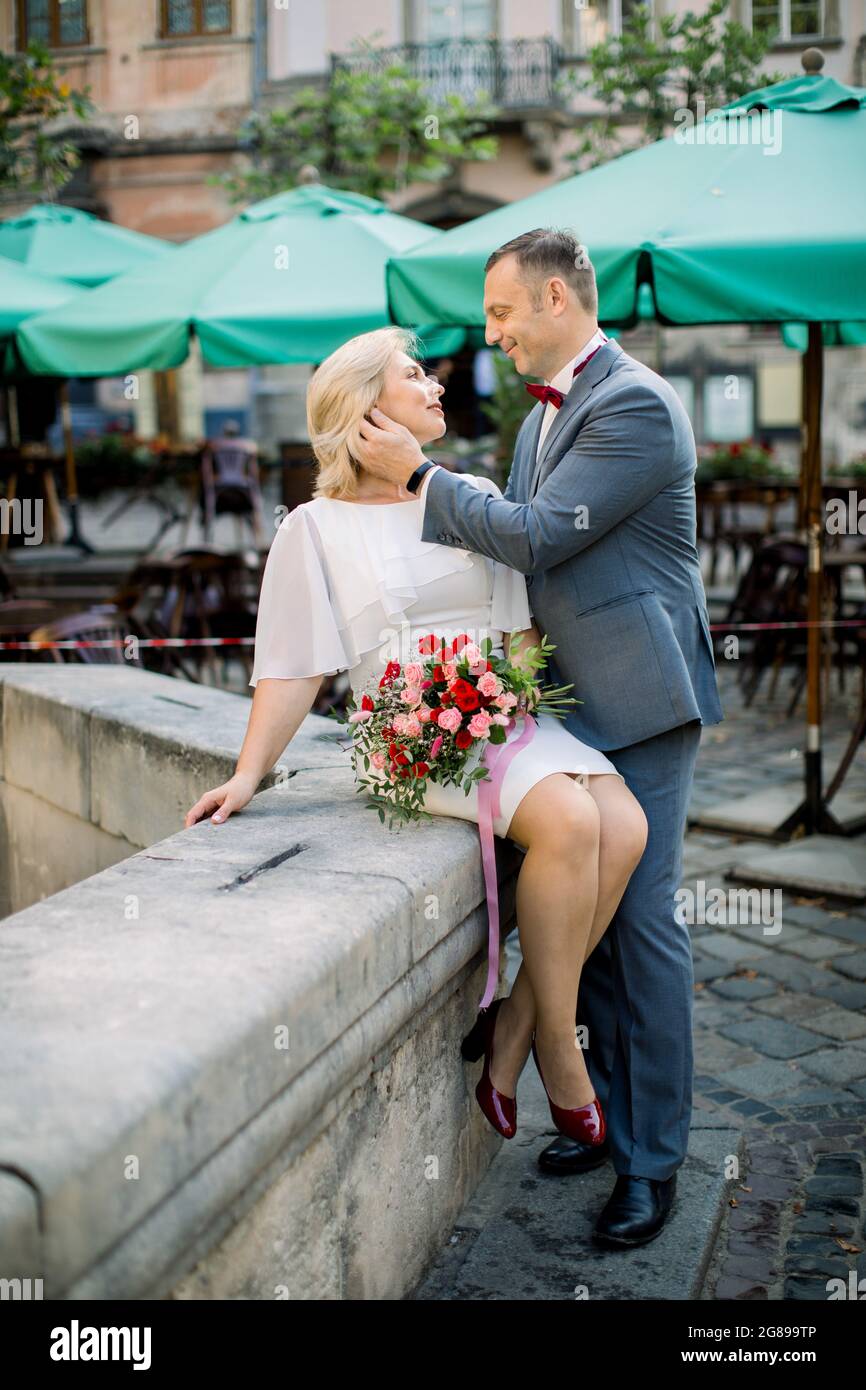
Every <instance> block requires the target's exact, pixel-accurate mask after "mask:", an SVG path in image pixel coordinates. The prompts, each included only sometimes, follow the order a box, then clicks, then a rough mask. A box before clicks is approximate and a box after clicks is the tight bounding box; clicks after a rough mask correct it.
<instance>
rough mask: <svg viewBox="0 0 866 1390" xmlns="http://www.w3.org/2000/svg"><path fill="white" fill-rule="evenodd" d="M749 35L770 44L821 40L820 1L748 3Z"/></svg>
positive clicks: (823, 7) (822, 24) (776, 0)
mask: <svg viewBox="0 0 866 1390" xmlns="http://www.w3.org/2000/svg"><path fill="white" fill-rule="evenodd" d="M750 9H751V27H752V33H754V34H762V35H763V36H764V37H765V38H767V39H770V40H771V41H775V40H782V41H784V40H791V39H794V40H796V39H801V38H802V39H805V38H809V39H817V38H822V37H823V36H824V32H825V28H824V26H825V14H824V9H825V4H824V0H751V5H750Z"/></svg>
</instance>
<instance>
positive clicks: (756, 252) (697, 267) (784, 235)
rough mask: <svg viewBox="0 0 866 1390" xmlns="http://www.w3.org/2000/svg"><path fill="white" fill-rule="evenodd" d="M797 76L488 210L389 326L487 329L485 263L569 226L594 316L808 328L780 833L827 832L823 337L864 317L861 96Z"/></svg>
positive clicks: (392, 285)
mask: <svg viewBox="0 0 866 1390" xmlns="http://www.w3.org/2000/svg"><path fill="white" fill-rule="evenodd" d="M802 61H803V66H804V68H806V72H805V74H804V75H801V76H798V77H794V78H791V79H789V80H786V81H784V82H779V83H776V84H774V85H773V86H770V87H767V88H764V89H762V90H760V91H755V92H750V93H748V94H747V95H746V96H744V97H742V98H740V99H739V100H738V101H737V102H732V103H731V104H730V105H729V106H727V107H725V108H724V109H723V110H722V111H721V112H715V113H709V116H708V118H707V119H706V120H705V121H702V122H700V123H694V124H690V125H686V124H685V123H684V124H682V125H681V126H680V128H679V129H678V130H677V132H676V134H675V135H673V136H671V137H670V138H668V139H666V140H660V141H658V142H656V143H655V144H653V145H649V146H646V147H644V148H643V149H640V150H636V151H634V152H633V153H631V154H627V155H623V156H622V157H621V158H619V159H615V160H612V161H611V162H610V163H608V164H605V165H603V166H602V167H601V168H598V169H593V170H591V171H590V172H589V173H586V174H581V175H578V176H576V177H574V178H571V179H567V180H565V181H564V182H562V183H559V184H555V185H554V186H553V187H551V188H548V189H545V190H544V191H543V192H541V193H537V194H534V195H533V196H532V197H530V198H526V199H524V200H522V201H521V202H519V203H514V204H511V205H510V206H508V207H504V208H497V209H496V210H495V211H494V212H491V213H487V214H486V215H485V216H484V217H480V218H478V219H477V220H476V221H475V222H471V223H469V224H467V225H465V226H462V227H457V228H455V229H453V230H452V231H449V232H446V233H445V234H444V236H442V237H441V238H439V240H438V241H436V242H431V243H430V244H429V245H428V246H424V247H419V248H418V249H417V250H416V251H414V252H409V253H407V254H405V255H403V256H400V257H395V258H393V259H392V261H391V263H390V264H389V267H388V286H389V296H390V303H391V308H392V312H393V313H394V316H395V318H396V319H397V320H398V322H405V321H417V320H418V319H421V318H423V319H427V320H429V321H432V322H438V323H443V324H458V323H468V324H478V323H481V322H483V318H484V316H483V312H482V291H483V282H484V263H485V260H486V259H487V256H488V255H489V254H490V252H491V251H492V250H494V248H495V247H497V246H499V245H501V244H502V243H503V242H505V241H508V240H509V239H510V238H511V237H514V236H517V235H518V234H519V233H521V232H524V231H527V230H529V229H531V228H532V227H538V226H556V225H559V226H562V225H564V226H570V227H573V228H575V229H576V230H577V231H578V232H579V234H580V236H581V239H582V240H583V242H584V243H585V244H586V246H587V247H588V249H589V252H590V255H591V258H592V262H593V265H594V266H595V271H596V277H597V281H598V289H599V318H600V319H601V321H602V322H603V323H605V324H614V325H616V324H620V325H624V326H631V325H632V324H633V323H635V322H636V321H637V319H638V294H639V292H640V288H641V286H642V285H643V284H650V285H651V286H652V291H653V295H654V298H655V305H656V313H657V316H658V318H659V320H660V321H661V322H662V323H665V324H671V325H676V324H712V323H741V322H760V323H766V322H775V323H779V324H780V325H781V324H796V323H801V324H805V325H808V327H807V336H808V345H807V350H806V353H805V357H804V383H805V387H806V389H805V391H804V423H805V426H806V429H805V432H804V433H805V442H804V450H803V463H802V471H803V495H804V497H806V498H807V499H808V506H807V523H808V524H807V535H808V541H809V620H810V627H809V637H808V648H809V651H808V671H809V680H808V711H807V722H808V730H807V746H806V797H805V800H804V802H803V805H802V806H801V807H799V808H798V810H797V811H796V812H795V813H794V815H793V816H792V817H790V818H789V820H788V821H786V822H785V824H784V825H783V826H780V827H779V831H778V833H779V834H780V835H782V834H790V833H793V832H794V831H795V830H796V829H797V828H799V827H801V826H803V827H805V828H808V829H813V830H814V829H819V828H824V829H829V830H835V829H838V826H836V824H835V822H834V820H833V818H832V817H831V816H830V814H829V812H828V811H827V809H826V806H825V804H824V802H823V798H822V791H821V739H820V734H821V708H820V627H819V625H818V624H819V621H820V595H821V582H822V537H823V508H822V493H821V455H820V418H821V392H822V367H823V357H822V332H827V331H830V332H834V331H835V332H838V333H839V334H840V335H841V334H842V333H844V332H846V331H851V330H850V329H848V330H845V329H843V328H840V329H829V330H828V328H827V326H828V325H846V324H847V325H856V324H860V323H864V322H866V178H864V177H863V169H864V152H866V90H863V89H862V88H856V87H847V86H844V85H843V84H842V83H839V82H837V81H835V80H834V79H833V78H829V77H822V76H821V75H820V69H821V67H822V66H823V62H824V59H823V55H822V54H821V53H820V52H819V51H818V50H816V49H808V50H807V51H806V52H805V53H804V54H803V59H802Z"/></svg>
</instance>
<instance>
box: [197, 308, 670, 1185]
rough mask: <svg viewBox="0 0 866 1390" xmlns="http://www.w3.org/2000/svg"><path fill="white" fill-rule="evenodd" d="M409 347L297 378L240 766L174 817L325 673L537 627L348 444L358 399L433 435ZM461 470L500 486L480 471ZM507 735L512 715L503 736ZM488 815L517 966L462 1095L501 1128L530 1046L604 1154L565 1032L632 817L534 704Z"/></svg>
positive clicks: (587, 1138)
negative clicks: (299, 468) (301, 497)
mask: <svg viewBox="0 0 866 1390" xmlns="http://www.w3.org/2000/svg"><path fill="white" fill-rule="evenodd" d="M414 347H415V342H414V339H413V338H412V336H411V334H408V333H407V332H406V331H405V330H403V329H397V328H386V329H377V330H376V331H374V332H371V333H366V334H363V335H361V336H360V337H357V338H354V339H352V340H351V341H350V342H348V343H345V344H344V345H343V346H342V347H341V348H339V349H338V350H337V351H336V352H335V353H333V354H332V355H331V356H330V357H329V358H328V359H327V360H326V361H325V362H323V363H322V364H321V365H320V366H319V368H318V369H317V371H316V372H315V374H314V376H313V378H312V380H311V382H310V386H309V390H308V396H307V419H308V424H309V431H310V439H311V441H312V446H313V450H314V452H315V455H316V459H317V461H318V464H319V469H318V475H317V483H316V489H315V495H314V497H313V500H312V501H310V502H306V503H304V504H303V505H301V506H298V507H296V508H295V509H294V510H293V511H292V512H290V513H289V515H288V516H286V517H285V519H284V520H283V521H282V523H281V524H280V526H279V528H278V529H277V532H276V535H275V536H274V540H273V542H272V545H271V549H270V552H269V554H268V560H267V564H266V566H265V572H264V577H263V580H262V588H261V595H260V600H259V611H258V620H257V626H256V642H255V657H254V666H253V675H252V679H251V681H250V684H251V685H252V686H253V687H254V688H255V690H254V696H253V701H252V708H251V711H250V719H249V726H248V728H247V733H246V737H245V739H244V743H243V747H242V749H241V752H240V756H239V758H238V763H237V769H236V771H235V774H234V776H233V777H232V778H231V779H230V780H229V781H228V782H226V783H224V784H223V785H222V786H220V787H216V788H214V789H213V790H211V791H208V792H205V794H204V795H203V796H202V797H201V798H200V799H199V800H198V801H197V802H196V804H195V805H194V806H193V807H192V808H191V809H190V811H189V812H188V814H187V817H186V825H187V826H191V825H194V824H195V823H196V821H198V820H200V819H202V818H203V817H204V816H208V815H210V817H211V819H212V821H214V822H216V823H220V822H224V821H225V820H226V819H227V817H228V816H230V815H231V814H232V813H233V812H235V811H239V810H241V808H242V807H243V806H245V805H246V804H247V802H248V801H249V800H250V798H251V797H252V796H253V794H254V793H255V791H256V789H257V787H258V785H259V783H260V781H261V779H262V777H263V776H264V775H265V774H266V773H267V772H268V771H269V770H270V769H271V768H272V767H273V766H274V764H275V762H276V761H277V759H278V758H279V757H280V755H281V754H282V753H283V751H284V749H285V747H286V745H287V744H288V743H289V742H290V741H291V739H292V738H293V736H294V734H295V733H296V731H297V730H298V728H299V727H300V725H301V723H302V721H303V720H304V718H305V717H306V715H307V714H308V713H309V711H310V709H311V708H312V705H313V702H314V700H315V698H316V695H317V693H318V690H319V687H320V685H321V682H322V679H323V677H324V676H326V675H330V674H333V673H336V672H338V671H348V673H349V679H350V683H351V687H352V691H353V694H354V695H355V697H356V700H357V701H358V703H359V704H360V699H361V694H362V693H363V692H364V690H371V691H372V690H374V689H375V687H377V686H378V682H379V679H380V677H381V675H382V673H383V670H384V665H385V662H386V661H388V660H390V659H397V660H399V661H401V663H402V662H404V661H405V660H406V659H407V658H409V659H417V641H418V639H419V638H420V637H422V636H424V635H426V634H429V633H434V634H435V635H436V636H437V637H442V638H444V639H445V640H446V641H451V640H452V639H453V638H454V637H456V636H458V635H459V634H461V633H466V634H468V636H469V637H470V638H471V640H473V641H474V642H476V643H479V644H480V642H481V641H482V640H483V638H484V637H487V636H489V637H490V638H491V640H492V642H493V651H494V652H495V653H496V654H497V655H508V654H509V652H508V650H507V646H508V645H509V642H510V645H511V646H512V647H518V646H520V645H522V646H523V647H524V648H526V647H529V646H533V645H538V644H539V642H540V640H541V639H540V636H539V634H538V632H537V631H536V629H535V627H534V626H533V623H532V619H531V614H530V610H529V604H528V599H527V591H526V581H525V579H524V577H523V575H522V574H519V573H518V572H517V571H516V570H512V569H510V568H509V567H508V566H506V565H503V564H500V563H499V562H498V561H495V560H491V559H489V558H488V557H486V556H483V555H478V554H475V553H474V552H469V551H466V550H457V549H454V548H452V547H449V546H444V545H438V544H434V543H431V542H426V541H422V540H421V539H420V537H421V529H422V519H423V502H422V501H419V500H418V499H417V498H416V497H415V496H414V495H413V494H412V493H409V492H405V491H403V490H402V489H401V488H394V487H390V488H389V487H387V486H385V487H384V488H383V485H382V483H381V482H380V481H379V480H378V479H376V478H374V477H373V476H372V475H371V474H369V473H366V472H365V471H364V470H363V469H362V468H361V467H360V465H359V464H358V463H357V462H356V461H355V459H354V457H353V454H352V448H353V443H357V441H358V440H360V437H361V436H360V431H359V429H358V426H359V423H360V421H361V420H362V419H363V417H364V416H365V415H366V414H368V412H369V411H370V410H371V409H372V408H373V406H378V407H379V408H380V409H381V410H383V411H384V412H385V413H386V414H387V415H388V416H389V417H390V418H391V419H393V420H396V421H398V422H399V423H401V424H402V425H404V426H405V427H406V428H407V429H409V430H411V432H412V433H413V434H414V435H415V437H416V438H417V439H418V441H419V443H420V444H422V445H424V444H428V443H430V442H431V441H433V440H435V439H439V438H441V436H442V435H443V434H444V433H445V429H446V425H445V417H444V413H443V410H442V406H441V404H440V399H439V398H440V396H441V395H442V392H443V388H442V387H441V386H440V385H439V384H438V382H437V381H436V379H435V377H428V376H426V375H425V373H424V370H423V368H422V367H421V366H420V364H419V363H418V362H417V360H415V358H414V357H413V356H412V355H411V352H412V350H413V349H414ZM474 481H475V483H476V484H477V486H478V487H483V488H486V489H488V490H490V491H491V492H494V493H495V494H496V495H497V496H501V493H500V491H499V489H498V488H497V487H496V485H495V484H494V483H493V482H492V481H491V480H489V479H486V478H485V479H482V478H476V479H475V480H474ZM515 629H516V630H517V631H515ZM551 640H554V641H555V634H551ZM395 644H396V645H395ZM511 654H512V658H513V659H515V660H519V659H520V658H519V654H515V653H514V652H512V653H511ZM571 693H572V694H574V695H576V696H577V697H578V698H579V696H580V691H579V690H576V691H573V692H571ZM521 732H522V726H521V724H520V723H518V724H517V725H516V726H515V727H513V728H512V729H511V731H510V732H509V734H508V742H511V741H513V740H515V739H517V738H518V737H519V736H520V734H521ZM424 809H425V810H426V811H427V812H429V813H430V814H433V815H446V816H458V817H461V818H463V819H467V820H472V821H475V822H476V823H477V822H478V817H479V811H478V789H477V785H476V786H475V787H473V790H472V793H471V794H470V795H469V796H466V795H465V794H464V792H463V790H462V789H461V788H459V787H457V786H454V785H440V784H438V783H436V782H430V783H428V785H427V788H426V792H425V799H424ZM500 812H501V813H500V815H499V816H498V817H496V818H495V820H494V823H493V828H494V833H495V834H497V835H499V836H503V837H505V836H507V837H508V838H509V839H511V840H513V841H514V842H515V843H516V844H517V845H519V846H520V847H521V848H522V849H523V850H524V851H525V855H524V859H523V863H522V865H521V869H520V874H519V876H518V883H517V896H516V916H517V926H518V934H519V939H520V946H521V952H522V957H523V961H522V964H521V966H520V969H519V971H518V974H517V978H516V980H515V982H514V986H513V989H512V991H511V994H510V995H509V996H508V997H507V998H506V999H497V1000H496V1001H495V1002H494V1003H493V1005H492V1006H491V1007H490V1008H489V1009H487V1010H484V1011H482V1012H481V1013H480V1014H479V1017H478V1021H477V1022H476V1024H475V1027H474V1028H473V1030H472V1032H471V1033H470V1034H469V1036H468V1037H467V1038H466V1039H464V1042H463V1047H462V1052H463V1056H464V1057H466V1058H468V1059H470V1060H475V1059H477V1058H478V1057H480V1056H481V1055H482V1053H483V1054H484V1058H485V1064H484V1069H483V1074H482V1077H481V1079H480V1081H479V1082H478V1085H477V1087H476V1096H477V1098H478V1101H479V1104H480V1105H481V1108H482V1110H483V1111H484V1113H485V1115H486V1116H487V1118H488V1119H489V1121H490V1123H491V1124H492V1125H493V1126H494V1127H495V1128H496V1129H497V1130H498V1131H499V1133H500V1134H502V1135H503V1136H504V1137H506V1138H510V1137H511V1136H512V1135H513V1134H514V1132H515V1128H516V1102H515V1099H514V1097H515V1091H516V1087H517V1080H518V1077H519V1075H520V1073H521V1071H522V1069H523V1066H524V1064H525V1062H526V1060H527V1057H528V1055H529V1051H530V1049H532V1051H533V1055H534V1057H535V1061H536V1064H537V1066H538V1069H539V1073H540V1074H541V1077H542V1081H543V1082H544V1084H545V1089H546V1091H547V1095H548V1101H549V1105H550V1111H551V1115H552V1117H553V1121H554V1124H555V1125H556V1127H557V1128H558V1129H559V1130H560V1132H562V1133H564V1134H567V1135H568V1136H569V1137H570V1138H572V1139H576V1140H578V1141H579V1142H582V1143H586V1144H589V1145H593V1146H598V1147H599V1148H600V1149H601V1148H602V1146H603V1145H604V1139H605V1123H604V1116H603V1114H602V1111H601V1106H600V1104H599V1102H598V1098H597V1097H596V1096H595V1094H594V1088H593V1085H592V1082H591V1080H590V1078H589V1074H588V1071H587V1068H586V1065H585V1063H584V1059H583V1053H582V1050H581V1048H580V1047H579V1046H578V1045H577V1044H576V1038H575V1010H576V1003H577V992H578V986H579V982H580V972H581V969H582V966H583V962H584V960H585V959H586V958H587V957H588V955H589V954H590V952H591V951H592V950H593V949H594V947H595V946H596V944H597V943H598V941H599V940H600V939H601V937H602V935H603V934H604V931H605V930H606V928H607V926H608V925H609V923H610V921H611V919H612V917H613V914H614V912H615V910H616V907H617V905H618V903H619V900H620V898H621V897H622V894H623V892H624V890H625V887H626V884H627V883H628V880H629V878H630V876H631V874H632V872H633V871H634V869H635V867H636V866H637V864H638V862H639V860H640V857H641V855H642V853H643V850H644V846H645V844H646V834H647V826H646V819H645V817H644V814H643V811H642V809H641V807H640V805H639V804H638V802H637V800H636V799H635V797H634V796H633V795H632V794H631V792H630V791H629V790H628V788H627V787H626V785H625V782H624V780H623V778H622V777H621V775H620V774H619V773H618V772H617V771H616V769H615V768H614V766H613V764H612V763H611V762H610V761H609V760H608V759H607V758H606V757H605V756H604V754H603V753H601V752H599V751H598V750H596V749H594V748H590V747H588V746H587V745H586V744H584V743H582V742H581V741H580V740H579V739H577V738H575V737H574V736H573V735H572V734H570V733H569V732H568V731H567V730H566V729H565V728H564V727H563V725H562V724H561V723H560V721H559V720H558V719H557V718H556V717H555V716H553V715H550V714H541V715H540V717H539V720H538V724H537V727H536V728H535V730H534V736H533V738H532V739H531V741H530V742H529V743H528V744H527V745H526V746H525V747H522V748H521V749H520V750H519V751H518V752H517V753H515V754H514V756H513V758H512V760H511V761H510V763H509V764H508V766H507V769H506V771H505V775H504V781H503V783H502V787H501V792H500ZM383 833H387V832H383ZM494 1041H495V1060H494ZM605 1152H606V1149H605ZM599 1161H604V1160H603V1157H600V1158H599Z"/></svg>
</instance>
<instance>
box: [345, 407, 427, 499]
mask: <svg viewBox="0 0 866 1390" xmlns="http://www.w3.org/2000/svg"><path fill="white" fill-rule="evenodd" d="M370 415H371V418H372V420H373V422H374V423H373V424H370V422H369V420H362V421H361V424H360V430H361V434H362V436H363V441H364V442H363V443H362V444H360V445H359V446H358V456H359V458H360V461H361V463H362V464H363V466H364V467H365V468H366V469H368V470H369V471H370V472H371V473H372V474H374V476H375V477H377V478H384V479H385V480H386V481H387V482H389V483H407V482H408V481H409V479H410V478H411V476H412V474H413V473H414V472H415V469H416V468H417V467H418V465H419V463H423V461H424V454H423V452H422V450H421V445H420V444H419V443H418V440H417V439H416V438H415V436H414V434H412V433H410V431H409V430H407V429H406V427H405V425H398V424H397V422H396V420H392V419H391V418H390V417H389V416H388V415H383V413H382V411H381V410H377V409H376V408H375V407H374V408H373V409H372V410H371V412H370Z"/></svg>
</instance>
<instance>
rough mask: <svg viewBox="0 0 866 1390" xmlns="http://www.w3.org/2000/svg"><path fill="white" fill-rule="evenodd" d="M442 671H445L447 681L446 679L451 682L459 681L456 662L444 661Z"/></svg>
mask: <svg viewBox="0 0 866 1390" xmlns="http://www.w3.org/2000/svg"><path fill="white" fill-rule="evenodd" d="M442 670H443V671H444V673H445V679H446V680H447V681H449V682H450V681H456V679H457V663H456V661H443V662H442Z"/></svg>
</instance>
